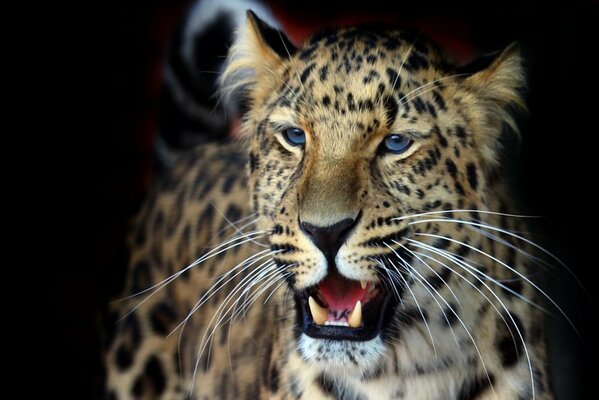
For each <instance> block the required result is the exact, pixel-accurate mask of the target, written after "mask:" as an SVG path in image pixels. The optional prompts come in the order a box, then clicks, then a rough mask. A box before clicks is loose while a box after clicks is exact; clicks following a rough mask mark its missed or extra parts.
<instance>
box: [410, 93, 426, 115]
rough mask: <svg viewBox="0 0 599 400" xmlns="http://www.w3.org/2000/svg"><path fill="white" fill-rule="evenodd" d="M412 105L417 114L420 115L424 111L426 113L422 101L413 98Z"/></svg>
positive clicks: (418, 98)
mask: <svg viewBox="0 0 599 400" xmlns="http://www.w3.org/2000/svg"><path fill="white" fill-rule="evenodd" d="M412 105H413V106H414V108H415V109H416V112H418V114H422V113H423V112H424V111H426V104H424V101H422V99H421V98H420V97H415V98H414V99H413V100H412Z"/></svg>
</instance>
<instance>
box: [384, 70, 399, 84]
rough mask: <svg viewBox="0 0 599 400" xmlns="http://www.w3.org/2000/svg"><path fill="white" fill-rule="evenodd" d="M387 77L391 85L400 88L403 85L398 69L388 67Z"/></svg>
mask: <svg viewBox="0 0 599 400" xmlns="http://www.w3.org/2000/svg"><path fill="white" fill-rule="evenodd" d="M386 72H387V79H389V85H391V87H392V88H398V87H400V86H401V77H400V76H399V74H398V73H397V71H395V70H394V69H392V68H387V71H386Z"/></svg>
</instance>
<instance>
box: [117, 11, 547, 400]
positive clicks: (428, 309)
mask: <svg viewBox="0 0 599 400" xmlns="http://www.w3.org/2000/svg"><path fill="white" fill-rule="evenodd" d="M220 85H221V90H222V92H221V93H222V96H223V98H227V96H232V97H235V96H243V97H244V98H245V99H246V100H247V111H246V113H245V114H244V116H243V119H242V121H241V126H240V134H239V137H237V138H235V139H231V140H229V141H227V142H224V143H223V142H219V143H210V142H209V143H204V144H202V145H200V146H198V147H197V148H194V149H193V150H192V151H190V152H189V153H188V154H186V155H185V156H183V157H181V159H179V161H178V162H177V163H176V164H175V165H174V166H173V167H172V168H171V169H170V170H169V171H168V172H167V173H165V175H164V176H162V177H161V179H160V180H159V181H158V182H157V183H156V184H155V186H153V188H152V190H151V191H150V193H149V194H148V197H147V200H146V201H145V203H144V205H143V206H142V208H141V210H140V211H139V213H138V214H137V216H136V218H135V222H134V223H133V227H132V231H131V235H130V237H129V241H128V244H129V248H130V253H131V255H130V262H129V267H128V270H127V271H128V272H127V273H128V278H127V283H126V288H125V294H124V295H123V297H122V298H120V299H119V300H118V301H116V302H115V303H113V308H114V309H113V311H114V313H115V315H118V322H117V323H116V332H115V334H114V337H113V338H112V339H111V342H110V346H109V347H108V350H107V351H106V355H105V360H106V367H107V381H106V390H107V394H108V398H110V399H132V398H135V399H158V398H160V399H198V400H199V399H202V400H204V399H349V400H352V399H354V400H358V399H359V400H366V399H411V400H425V399H428V400H435V399H452V400H467V399H481V400H485V399H538V400H545V399H552V398H553V394H552V390H551V383H550V379H549V367H548V365H547V359H548V350H547V344H546V341H545V332H544V325H543V324H544V322H543V321H544V315H545V313H544V306H543V301H544V296H543V295H544V293H545V292H543V290H542V289H541V288H540V287H539V284H537V283H535V282H534V281H533V280H532V277H533V276H535V273H536V272H538V271H537V270H538V268H539V267H538V265H537V264H536V263H535V262H534V261H535V256H534V252H535V248H534V247H535V246H534V243H533V242H531V241H530V240H529V239H527V238H526V237H524V236H522V235H521V234H520V232H524V231H525V230H526V219H525V218H522V216H521V215H520V214H518V213H517V210H518V206H517V204H515V203H516V200H515V199H516V196H514V194H513V193H512V189H513V188H512V187H511V185H510V184H509V180H508V179H507V177H506V176H505V175H506V173H505V170H504V168H503V166H502V152H503V151H505V147H503V146H502V143H503V142H502V137H503V136H504V135H505V134H506V132H510V131H514V132H517V123H516V122H515V121H516V118H515V116H514V115H515V113H516V111H517V110H519V109H523V108H525V103H524V100H523V88H525V87H526V81H525V73H524V69H523V67H522V56H521V54H520V50H519V48H518V46H517V45H516V44H513V45H510V46H508V47H507V48H506V49H505V50H503V51H502V52H499V53H497V54H492V55H490V56H488V57H483V58H481V59H477V60H476V61H474V62H472V63H467V64H466V65H460V64H458V63H456V62H455V61H453V59H452V58H451V56H450V55H448V54H447V53H446V52H445V51H444V50H442V49H441V48H440V47H439V46H438V45H436V44H435V43H433V42H432V41H431V40H429V39H427V38H426V37H425V36H424V35H422V34H419V33H415V32H411V31H404V30H401V29H398V28H396V27H393V26H387V25H372V24H371V25H356V26H347V27H335V28H326V29H323V30H321V31H319V32H317V33H315V34H314V35H312V36H311V37H309V38H308V39H306V40H305V41H304V42H303V44H301V45H298V46H296V45H294V44H293V43H292V42H291V41H290V40H289V39H288V38H287V37H286V36H285V34H284V33H283V32H281V31H280V30H278V29H277V28H274V27H272V26H270V25H269V24H267V23H266V22H264V21H262V20H261V19H260V18H258V17H257V16H256V15H255V14H254V13H253V12H251V11H248V13H247V18H246V22H245V24H244V26H243V28H242V29H241V30H240V31H239V32H238V34H237V36H236V38H235V42H234V44H233V46H232V47H231V49H230V52H229V56H228V58H227V61H226V67H225V69H224V72H223V74H222V76H221V77H220ZM508 134H510V133H508Z"/></svg>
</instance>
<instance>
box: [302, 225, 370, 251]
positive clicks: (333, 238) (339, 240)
mask: <svg viewBox="0 0 599 400" xmlns="http://www.w3.org/2000/svg"><path fill="white" fill-rule="evenodd" d="M358 217H359V216H358ZM357 221H358V218H356V219H353V218H345V219H343V220H341V221H339V222H337V223H335V224H333V225H329V226H316V225H312V224H310V223H308V222H302V223H301V227H302V230H303V231H304V232H305V233H306V234H307V235H308V237H310V239H311V240H312V241H313V242H314V244H315V245H316V247H318V248H319V249H320V251H322V253H323V254H324V255H325V256H326V257H327V259H329V260H332V259H334V258H335V256H336V255H337V252H338V251H339V248H340V247H341V246H342V245H343V243H344V242H345V239H346V238H347V236H348V235H349V233H350V232H351V231H352V229H353V228H354V226H355V225H356V222H357Z"/></svg>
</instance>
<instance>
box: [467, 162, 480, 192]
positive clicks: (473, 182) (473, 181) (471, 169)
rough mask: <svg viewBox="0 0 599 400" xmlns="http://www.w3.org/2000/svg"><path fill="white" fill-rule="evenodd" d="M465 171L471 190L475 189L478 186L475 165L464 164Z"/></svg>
mask: <svg viewBox="0 0 599 400" xmlns="http://www.w3.org/2000/svg"><path fill="white" fill-rule="evenodd" d="M466 172H467V173H468V183H469V184H470V187H471V188H472V190H476V188H477V187H478V176H477V173H476V166H475V165H474V164H472V163H469V164H468V165H467V166H466Z"/></svg>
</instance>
